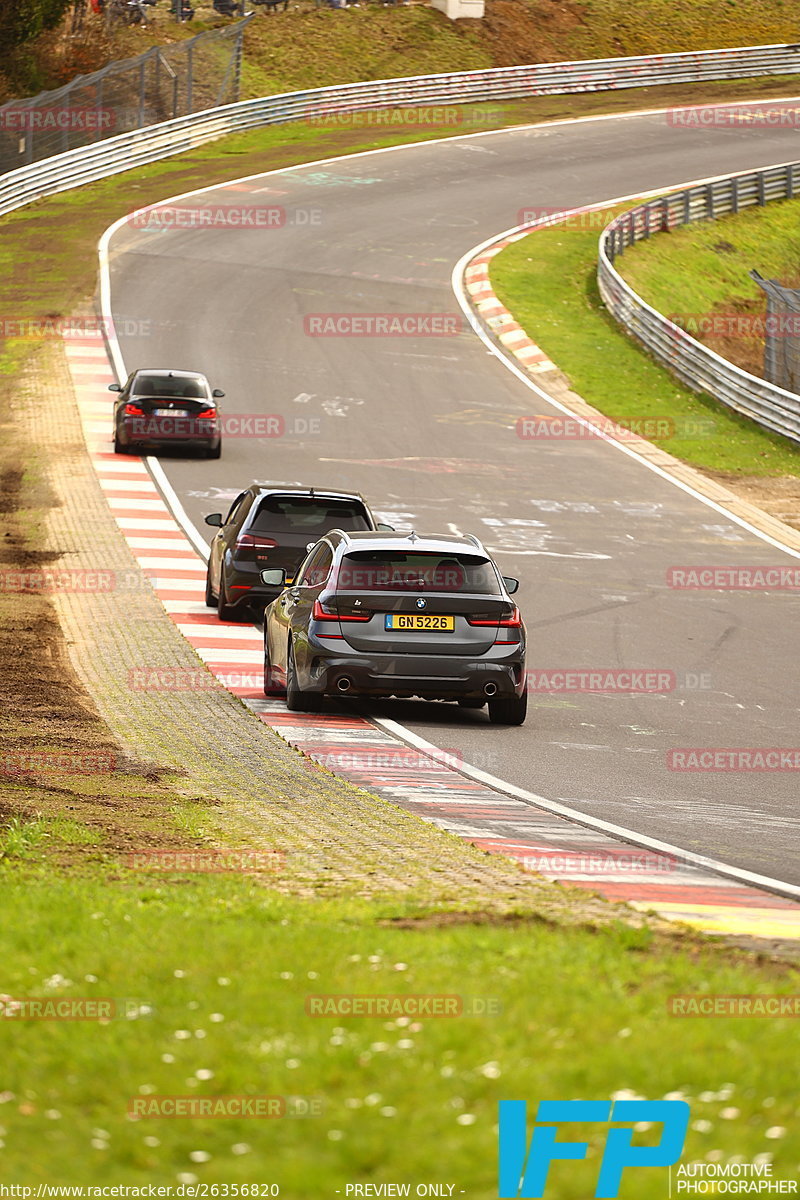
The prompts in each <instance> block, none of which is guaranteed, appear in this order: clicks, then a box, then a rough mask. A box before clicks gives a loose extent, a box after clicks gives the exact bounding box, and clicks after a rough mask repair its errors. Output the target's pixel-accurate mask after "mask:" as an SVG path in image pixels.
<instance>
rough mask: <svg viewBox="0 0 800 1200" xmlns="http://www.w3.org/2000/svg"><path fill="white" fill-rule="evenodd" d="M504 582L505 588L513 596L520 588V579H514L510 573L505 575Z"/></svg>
mask: <svg viewBox="0 0 800 1200" xmlns="http://www.w3.org/2000/svg"><path fill="white" fill-rule="evenodd" d="M503 583H504V584H505V589H506V591H507V592H508V594H509V596H513V595H514V592H516V591H517V589H518V588H519V580H518V579H513V578H512V577H511V576H510V575H504V576H503Z"/></svg>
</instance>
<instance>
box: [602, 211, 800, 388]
mask: <svg viewBox="0 0 800 1200" xmlns="http://www.w3.org/2000/svg"><path fill="white" fill-rule="evenodd" d="M798 216H800V202H798V201H796V200H784V201H776V202H775V203H773V204H767V205H765V206H764V207H763V208H748V209H745V210H744V212H741V213H738V214H737V215H736V216H727V217H720V218H719V220H717V221H700V222H697V223H696V224H692V225H683V226H680V227H679V228H677V229H675V230H672V231H671V232H670V233H669V234H668V235H666V236H664V237H660V236H659V237H654V238H650V239H649V240H648V241H646V242H637V243H636V245H635V246H631V247H629V249H628V250H626V252H625V254H624V255H623V256H622V257H621V258H619V259H618V260H617V264H616V266H617V270H618V271H619V272H620V274H621V275H622V276H623V277H624V278H625V279H627V281H628V283H630V285H631V287H633V288H635V289H636V291H637V292H638V293H639V295H640V296H643V297H644V299H645V300H647V301H648V303H649V304H652V305H654V306H655V307H656V308H658V309H660V311H661V312H666V313H669V314H674V318H673V319H675V320H676V321H677V322H678V323H680V324H681V325H682V327H683V328H685V329H686V330H687V332H688V333H690V334H691V335H692V337H696V338H697V339H698V341H701V342H703V343H704V344H705V345H707V346H709V347H710V349H712V350H714V351H716V353H717V354H721V355H723V357H725V358H727V359H730V361H731V362H734V363H736V364H737V366H740V367H742V369H743V370H745V371H749V372H750V373H751V374H752V375H761V374H762V373H763V366H764V337H763V336H762V334H761V330H762V328H763V320H764V318H765V316H766V310H767V306H766V297H765V295H764V293H763V292H762V291H761V288H759V286H758V285H757V284H756V283H754V282H753V280H752V279H751V278H750V274H749V272H750V271H751V270H752V269H753V268H755V269H756V270H757V271H759V272H760V273H761V275H763V276H764V278H765V279H773V278H774V279H778V280H779V281H780V282H781V283H783V284H785V285H786V286H787V287H794V288H796V287H797V286H798V284H800V225H799V224H798ZM715 315H716V316H718V317H719V318H720V320H719V327H720V332H719V333H714V332H713V331H712V330H710V329H709V328H708V326H707V325H706V324H704V322H705V320H706V318H709V317H713V316H715Z"/></svg>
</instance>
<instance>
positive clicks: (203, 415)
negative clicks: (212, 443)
mask: <svg viewBox="0 0 800 1200" xmlns="http://www.w3.org/2000/svg"><path fill="white" fill-rule="evenodd" d="M216 415H217V410H216V409H215V408H204V409H203V411H202V412H199V413H197V414H196V416H197V419H198V421H213V420H214V418H215V417H216Z"/></svg>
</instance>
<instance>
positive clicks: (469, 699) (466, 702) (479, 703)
mask: <svg viewBox="0 0 800 1200" xmlns="http://www.w3.org/2000/svg"><path fill="white" fill-rule="evenodd" d="M485 703H486V701H485V700H481V698H480V696H464V698H463V699H462V700H459V702H458V707H459V708H483V706H484V704H485Z"/></svg>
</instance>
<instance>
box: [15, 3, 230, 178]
mask: <svg viewBox="0 0 800 1200" xmlns="http://www.w3.org/2000/svg"><path fill="white" fill-rule="evenodd" d="M251 20H252V15H251V16H248V17H245V19H244V20H243V21H237V22H236V23H235V24H233V25H228V26H226V27H225V28H223V29H212V30H208V31H207V32H206V33H200V34H198V35H197V36H196V37H193V38H190V39H188V40H187V41H183V42H176V43H174V44H173V45H170V46H154V47H153V48H152V50H148V51H147V52H146V53H145V54H141V55H140V56H139V57H138V58H130V59H127V60H126V61H124V62H114V63H110V64H109V65H108V66H107V67H103V69H102V70H101V71H95V73H94V74H92V75H79V76H78V77H77V78H76V79H73V80H71V81H70V82H69V83H68V84H66V85H65V86H64V87H62V88H59V89H58V90H57V91H53V92H41V93H40V94H39V95H38V96H32V97H31V98H30V99H26V100H12V101H9V103H7V104H3V105H1V106H0V174H5V173H6V172H7V171H13V170H14V169H15V168H17V167H24V166H27V165H28V164H30V163H34V162H38V161H40V160H41V159H44V158H50V157H51V156H52V155H54V154H63V153H64V151H66V150H74V149H76V148H79V147H81V146H87V145H89V144H91V143H92V142H98V141H101V140H102V139H104V138H108V137H114V136H115V135H117V134H120V133H127V132H129V131H131V130H134V129H142V128H143V127H144V126H145V125H154V124H157V123H158V122H159V121H168V120H170V119H172V118H173V117H185V116H188V115H189V114H190V113H195V112H201V111H203V110H204V109H209V108H216V107H218V106H219V105H222V104H232V103H234V102H235V101H236V100H238V99H239V85H240V76H241V62H242V44H243V40H244V30H245V27H246V26H247V24H248V23H249V22H250V21H251Z"/></svg>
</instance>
